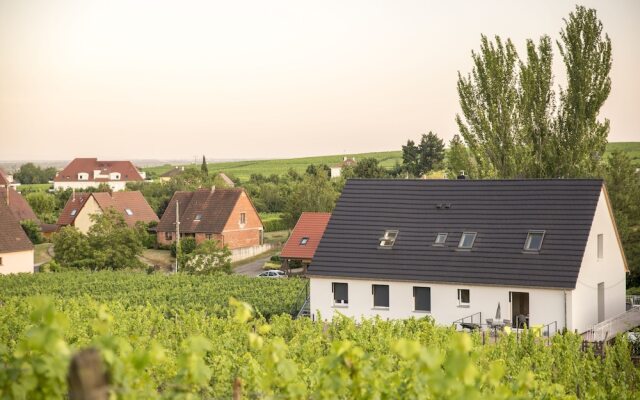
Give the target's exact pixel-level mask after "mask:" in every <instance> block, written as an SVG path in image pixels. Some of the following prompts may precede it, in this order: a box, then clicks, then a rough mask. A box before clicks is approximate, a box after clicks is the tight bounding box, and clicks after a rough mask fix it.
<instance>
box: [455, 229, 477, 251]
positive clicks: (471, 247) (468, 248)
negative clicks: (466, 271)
mask: <svg viewBox="0 0 640 400" xmlns="http://www.w3.org/2000/svg"><path fill="white" fill-rule="evenodd" d="M466 235H473V240H472V241H471V244H470V245H469V246H468V247H467V246H465V247H463V246H462V243H464V238H465V236H466ZM477 237H478V232H462V235H461V236H460V242H458V248H459V249H462V250H471V249H473V245H474V244H475V243H476V239H477Z"/></svg>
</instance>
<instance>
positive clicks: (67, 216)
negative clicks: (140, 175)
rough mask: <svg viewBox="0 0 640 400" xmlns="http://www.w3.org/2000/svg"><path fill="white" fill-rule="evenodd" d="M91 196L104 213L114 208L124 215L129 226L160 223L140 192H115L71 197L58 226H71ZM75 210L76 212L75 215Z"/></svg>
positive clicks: (81, 194) (77, 194) (79, 194)
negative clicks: (140, 223)
mask: <svg viewBox="0 0 640 400" xmlns="http://www.w3.org/2000/svg"><path fill="white" fill-rule="evenodd" d="M91 196H93V198H94V199H95V201H96V202H97V203H98V206H99V207H100V209H101V210H103V211H104V210H106V209H107V208H111V207H112V208H114V209H116V210H117V211H119V212H120V213H122V215H123V216H124V220H125V221H126V222H127V225H129V226H134V225H135V224H136V222H138V221H142V222H152V221H159V219H158V216H157V215H156V213H155V212H154V211H153V209H152V208H151V206H150V205H149V203H147V200H146V199H145V198H144V196H143V195H142V193H140V192H138V191H133V192H114V193H112V194H109V193H107V192H95V193H76V194H75V196H71V197H70V198H69V200H68V201H67V204H65V206H64V210H62V212H61V213H60V217H59V218H58V225H71V224H72V223H73V221H74V220H75V219H76V216H77V215H78V213H79V212H80V210H81V209H82V207H84V205H85V204H86V203H87V200H88V199H89V197H91ZM127 209H129V210H131V215H129V214H128V213H127V212H126V210H127ZM73 210H76V211H75V213H74V212H73Z"/></svg>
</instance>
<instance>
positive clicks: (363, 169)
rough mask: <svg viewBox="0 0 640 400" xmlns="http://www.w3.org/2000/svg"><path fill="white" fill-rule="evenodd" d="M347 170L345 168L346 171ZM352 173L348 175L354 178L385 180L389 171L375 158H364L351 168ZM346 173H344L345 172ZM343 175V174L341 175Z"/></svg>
mask: <svg viewBox="0 0 640 400" xmlns="http://www.w3.org/2000/svg"><path fill="white" fill-rule="evenodd" d="M344 169H345V168H343V170H344ZM351 169H352V172H347V173H346V175H347V176H348V175H352V177H354V178H368V179H372V178H384V177H386V176H387V171H386V170H385V169H384V168H383V167H382V166H380V164H379V161H378V160H377V159H376V158H373V157H367V158H363V159H361V160H360V161H358V163H357V164H356V165H355V166H354V167H352V168H351ZM343 172H344V171H343ZM341 175H342V174H341Z"/></svg>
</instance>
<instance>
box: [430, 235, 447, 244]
mask: <svg viewBox="0 0 640 400" xmlns="http://www.w3.org/2000/svg"><path fill="white" fill-rule="evenodd" d="M447 236H448V234H447V233H438V236H436V240H435V242H433V244H434V246H444V244H445V242H446V241H447Z"/></svg>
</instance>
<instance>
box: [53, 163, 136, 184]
mask: <svg viewBox="0 0 640 400" xmlns="http://www.w3.org/2000/svg"><path fill="white" fill-rule="evenodd" d="M97 170H100V174H107V175H108V174H109V173H111V172H117V173H119V174H120V180H119V181H116V182H120V181H123V182H129V181H142V180H143V179H142V176H141V175H140V173H139V172H138V170H137V169H136V167H135V166H134V165H133V163H132V162H131V161H98V159H97V158H76V159H74V160H73V161H71V162H70V163H69V165H67V166H66V167H65V168H64V169H63V170H62V171H60V172H59V173H58V174H57V175H56V177H55V178H54V179H53V180H54V181H56V182H77V181H78V174H79V173H80V172H86V173H87V174H89V179H88V180H87V182H110V181H111V179H109V178H95V177H94V175H93V171H97Z"/></svg>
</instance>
